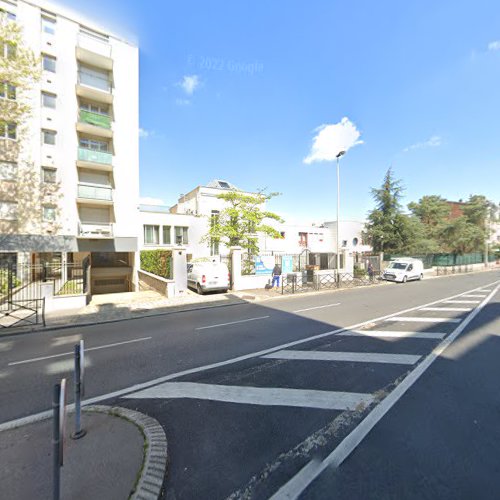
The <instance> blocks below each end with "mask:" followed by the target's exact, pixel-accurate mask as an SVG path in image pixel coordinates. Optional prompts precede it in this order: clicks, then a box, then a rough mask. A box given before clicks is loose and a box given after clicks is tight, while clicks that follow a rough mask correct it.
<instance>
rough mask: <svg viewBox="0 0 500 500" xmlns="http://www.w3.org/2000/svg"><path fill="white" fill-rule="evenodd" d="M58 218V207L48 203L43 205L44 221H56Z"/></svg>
mask: <svg viewBox="0 0 500 500" xmlns="http://www.w3.org/2000/svg"><path fill="white" fill-rule="evenodd" d="M55 220H56V207H54V206H51V205H46V206H44V207H43V221H44V222H54V221H55Z"/></svg>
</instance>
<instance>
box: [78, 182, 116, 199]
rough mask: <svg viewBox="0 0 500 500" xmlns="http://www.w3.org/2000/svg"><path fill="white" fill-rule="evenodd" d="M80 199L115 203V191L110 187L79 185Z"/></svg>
mask: <svg viewBox="0 0 500 500" xmlns="http://www.w3.org/2000/svg"><path fill="white" fill-rule="evenodd" d="M78 198H85V199H87V200H103V201H113V190H112V189H111V188H108V187H98V186H88V185H86V184H79V185H78Z"/></svg>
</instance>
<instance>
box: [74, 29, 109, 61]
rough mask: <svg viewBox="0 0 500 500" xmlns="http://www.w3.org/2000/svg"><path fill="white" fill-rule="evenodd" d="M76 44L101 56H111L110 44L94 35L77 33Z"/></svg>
mask: <svg viewBox="0 0 500 500" xmlns="http://www.w3.org/2000/svg"><path fill="white" fill-rule="evenodd" d="M78 46H79V47H81V48H82V49H85V50H89V51H91V52H94V53H96V54H99V55H100V56H103V57H111V45H110V44H109V43H108V42H106V41H104V40H99V39H97V38H96V37H92V36H90V35H88V34H86V33H79V34H78Z"/></svg>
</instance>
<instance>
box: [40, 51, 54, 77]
mask: <svg viewBox="0 0 500 500" xmlns="http://www.w3.org/2000/svg"><path fill="white" fill-rule="evenodd" d="M42 67H43V69H44V70H45V71H50V72H51V73H55V72H56V58H55V57H52V56H48V55H47V54H43V55H42Z"/></svg>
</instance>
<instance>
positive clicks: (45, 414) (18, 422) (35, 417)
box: [0, 280, 498, 432]
mask: <svg viewBox="0 0 500 500" xmlns="http://www.w3.org/2000/svg"><path fill="white" fill-rule="evenodd" d="M497 283H498V280H497V281H494V282H493V283H490V284H489V285H486V286H494V285H496V284H497ZM483 286H484V285H483ZM479 288H480V287H478V288H474V289H473V290H470V291H471V292H474V291H476V290H479ZM495 291H496V290H495ZM459 296H460V294H456V295H451V296H450V297H446V298H444V299H439V300H434V301H433V302H428V303H427V304H423V305H421V306H416V307H409V308H408V309H403V310H402V311H398V312H395V313H392V314H386V315H384V316H379V317H378V318H372V319H369V320H367V321H362V322H361V323H356V324H354V325H350V326H347V327H345V328H338V329H337V330H331V331H328V332H324V333H319V334H317V335H313V336H311V337H307V338H305V339H301V340H295V341H292V342H287V343H286V344H281V345H279V346H275V347H271V348H269V349H263V350H262V351H257V352H252V353H249V354H245V355H243V356H238V357H236V358H230V359H226V360H224V361H219V362H217V363H212V364H209V365H204V366H198V367H196V368H189V369H187V370H183V371H180V372H177V373H172V374H170V375H164V376H163V377H158V378H155V379H152V380H148V381H147V382H142V383H140V384H135V385H133V386H130V387H126V388H124V389H118V390H116V391H113V392H108V393H107V394H101V395H100V396H95V397H93V398H89V399H85V400H84V401H82V406H87V405H93V404H96V403H99V402H101V401H105V400H106V399H111V398H117V397H120V396H124V395H126V394H129V393H131V392H135V391H139V390H142V389H146V388H148V387H152V386H155V385H157V384H161V383H163V382H167V381H169V380H174V379H176V378H179V377H184V376H185V375H191V374H193V373H200V372H204V371H206V370H211V369H213V368H219V367H221V366H228V365H232V364H235V363H239V362H240V361H245V360H247V359H253V358H258V357H261V356H263V355H264V354H269V353H271V352H275V351H279V350H280V349H286V348H288V347H293V346H296V345H301V344H305V343H307V342H311V341H313V340H318V339H322V338H326V337H330V336H332V335H336V334H338V333H341V332H345V331H348V330H355V329H356V328H362V327H364V326H367V325H371V324H372V323H376V322H378V321H383V320H384V319H387V318H390V317H392V316H396V315H398V314H406V313H408V312H411V311H416V310H418V309H420V308H422V307H426V306H432V305H434V304H440V303H442V302H443V301H446V300H449V299H453V298H455V297H459ZM73 408H74V405H73V404H69V405H68V410H69V411H72V409H73ZM51 417H52V410H45V411H41V412H38V413H34V414H32V415H28V416H26V417H20V418H16V419H14V420H9V421H7V422H4V423H3V424H0V432H2V431H5V430H10V429H15V428H17V427H20V426H22V425H26V424H30V423H34V422H39V421H41V420H45V419H47V418H51Z"/></svg>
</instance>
